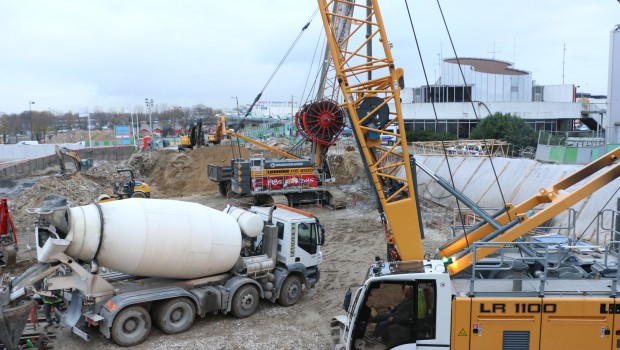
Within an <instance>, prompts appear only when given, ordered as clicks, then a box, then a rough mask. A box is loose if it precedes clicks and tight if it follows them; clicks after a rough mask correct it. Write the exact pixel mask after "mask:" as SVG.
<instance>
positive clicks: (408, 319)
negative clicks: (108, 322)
mask: <svg viewBox="0 0 620 350" xmlns="http://www.w3.org/2000/svg"><path fill="white" fill-rule="evenodd" d="M436 291H437V289H436V283H435V281H434V280H429V281H426V280H424V281H422V280H418V281H402V282H392V281H390V282H383V283H375V284H374V285H370V288H369V289H368V290H367V292H366V295H365V296H364V297H365V300H364V302H363V304H362V307H361V309H360V311H359V313H358V317H357V320H356V322H355V325H354V326H353V330H352V332H353V333H352V334H353V337H352V339H353V342H354V344H352V345H353V346H352V347H353V348H359V347H361V344H362V343H364V344H366V346H380V345H383V346H385V347H387V348H388V349H389V348H392V347H394V346H398V345H400V344H407V343H415V342H416V341H417V340H426V339H434V338H436V316H435V314H436V309H437V306H436V300H437V298H436V295H437V294H436Z"/></svg>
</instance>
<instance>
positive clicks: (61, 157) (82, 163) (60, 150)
mask: <svg viewBox="0 0 620 350" xmlns="http://www.w3.org/2000/svg"><path fill="white" fill-rule="evenodd" d="M55 151H56V156H58V164H59V165H60V175H65V174H66V172H67V169H66V167H65V158H68V159H70V160H71V161H72V162H73V165H74V166H75V172H76V173H79V172H80V171H82V169H84V170H87V169H88V168H90V166H91V165H92V159H84V160H82V159H80V156H79V155H78V152H77V151H76V150H73V149H69V148H67V147H61V146H58V145H56V147H55Z"/></svg>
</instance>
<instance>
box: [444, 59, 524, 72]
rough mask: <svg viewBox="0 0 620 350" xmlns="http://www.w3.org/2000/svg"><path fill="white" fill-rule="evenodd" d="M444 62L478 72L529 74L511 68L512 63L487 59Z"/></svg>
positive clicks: (446, 60)
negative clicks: (464, 66) (459, 64)
mask: <svg viewBox="0 0 620 350" xmlns="http://www.w3.org/2000/svg"><path fill="white" fill-rule="evenodd" d="M444 62H448V63H454V64H458V63H459V62H460V63H461V65H467V66H470V67H472V69H473V70H474V71H476V72H481V73H488V74H502V75H527V74H530V73H529V72H526V71H523V70H518V69H514V68H510V67H511V66H512V63H510V62H506V61H499V60H493V59H487V58H459V59H458V61H457V59H456V58H446V59H445V60H444Z"/></svg>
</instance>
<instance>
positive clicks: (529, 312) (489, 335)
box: [469, 297, 543, 350]
mask: <svg viewBox="0 0 620 350" xmlns="http://www.w3.org/2000/svg"><path fill="white" fill-rule="evenodd" d="M542 307H543V306H542V299H541V298H517V297H515V298H486V297H476V298H473V299H472V302H471V323H472V324H471V329H470V332H471V346H470V347H469V349H471V350H488V349H510V348H511V347H513V346H515V345H516V344H519V345H520V347H518V348H519V349H530V350H536V349H538V344H539V343H540V320H541V310H542ZM526 346H527V347H526Z"/></svg>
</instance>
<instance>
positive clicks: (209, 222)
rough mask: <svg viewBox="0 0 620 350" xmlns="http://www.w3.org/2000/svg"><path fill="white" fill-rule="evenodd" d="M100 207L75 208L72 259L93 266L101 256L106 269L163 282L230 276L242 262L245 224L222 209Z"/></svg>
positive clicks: (129, 202) (165, 204)
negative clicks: (171, 279)
mask: <svg viewBox="0 0 620 350" xmlns="http://www.w3.org/2000/svg"><path fill="white" fill-rule="evenodd" d="M99 206H100V207H99V208H98V207H97V205H96V204H90V205H87V206H81V207H75V208H70V209H69V234H68V235H67V237H66V239H67V240H70V241H71V244H70V245H69V247H68V248H67V250H66V254H67V255H69V256H71V257H73V258H75V259H80V260H83V261H87V262H89V261H90V260H92V259H93V258H94V257H95V256H96V257H97V262H98V263H99V265H100V266H105V267H107V268H109V269H112V270H116V271H119V272H123V273H127V274H131V275H136V276H150V277H163V278H198V277H203V276H210V275H215V274H219V273H224V272H226V271H228V270H230V268H232V267H233V266H234V264H235V262H236V261H237V259H238V258H239V252H240V249H241V232H240V229H239V225H237V223H236V222H235V219H234V218H232V217H231V216H229V215H227V214H225V213H222V212H221V211H218V210H215V209H212V208H209V207H206V206H204V205H200V204H197V203H190V202H183V201H175V200H164V199H141V198H133V199H124V200H119V201H111V202H105V203H100V204H99ZM100 210H101V215H100ZM101 218H103V225H102V223H101ZM101 228H103V230H102V229H101Z"/></svg>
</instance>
